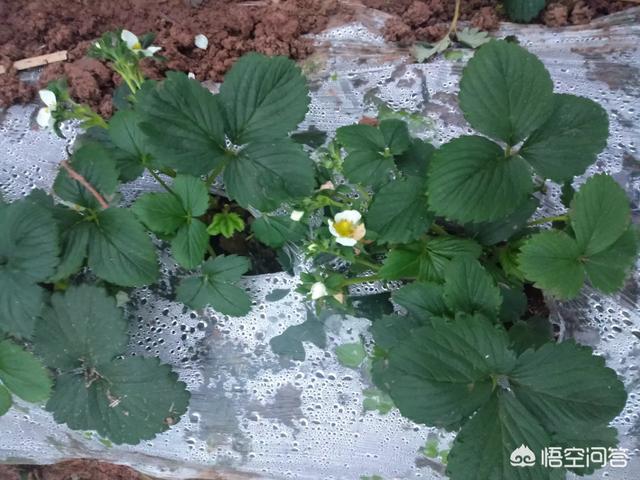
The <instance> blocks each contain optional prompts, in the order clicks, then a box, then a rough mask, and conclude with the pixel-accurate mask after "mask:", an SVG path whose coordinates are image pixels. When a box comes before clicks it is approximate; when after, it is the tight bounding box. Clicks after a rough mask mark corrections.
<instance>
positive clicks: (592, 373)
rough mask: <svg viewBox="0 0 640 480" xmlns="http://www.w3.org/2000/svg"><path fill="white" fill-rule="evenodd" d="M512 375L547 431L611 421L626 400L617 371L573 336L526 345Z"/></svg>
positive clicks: (518, 393) (524, 401)
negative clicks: (535, 347)
mask: <svg viewBox="0 0 640 480" xmlns="http://www.w3.org/2000/svg"><path fill="white" fill-rule="evenodd" d="M568 372H569V374H568ZM509 380H510V385H511V388H512V390H513V392H514V393H515V395H516V397H518V400H520V402H522V404H523V405H524V406H525V407H526V408H527V409H528V410H529V411H530V412H531V413H533V414H534V415H535V416H536V418H537V419H538V421H539V422H540V423H541V424H542V426H544V427H545V429H546V430H547V431H549V432H559V431H562V430H564V429H569V430H571V429H572V428H576V427H580V426H585V427H588V426H594V425H597V424H607V423H609V422H610V421H611V420H612V419H613V418H614V417H615V416H616V415H617V414H618V413H620V410H622V408H623V407H624V405H625V402H626V400H627V394H626V392H625V390H624V385H623V384H622V382H620V380H618V377H617V375H616V372H615V371H614V370H612V369H610V368H607V367H605V363H604V359H603V358H602V357H599V356H595V355H593V351H592V350H591V349H590V348H588V347H584V346H581V345H577V344H576V343H574V342H573V341H566V342H562V343H548V344H546V345H543V346H542V347H541V348H540V349H538V350H536V351H533V350H527V351H526V352H524V353H523V354H522V355H521V356H520V358H519V359H518V363H517V365H516V367H515V369H514V370H513V371H512V372H511V373H510V375H509Z"/></svg>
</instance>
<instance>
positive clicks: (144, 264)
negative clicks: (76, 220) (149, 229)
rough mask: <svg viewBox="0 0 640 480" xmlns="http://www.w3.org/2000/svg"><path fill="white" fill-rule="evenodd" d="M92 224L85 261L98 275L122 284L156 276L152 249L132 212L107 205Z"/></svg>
mask: <svg viewBox="0 0 640 480" xmlns="http://www.w3.org/2000/svg"><path fill="white" fill-rule="evenodd" d="M91 227H92V229H91V240H90V242H89V261H88V264H89V267H91V269H92V270H93V272H94V273H95V274H96V275H97V276H98V277H100V278H102V279H104V280H107V281H108V282H111V283H115V284H116V285H121V286H125V287H135V286H141V285H146V284H149V283H153V282H154V281H155V280H156V279H157V278H158V273H159V270H158V262H157V259H156V252H155V248H154V247H153V243H151V239H150V238H149V236H148V235H147V233H146V232H145V231H144V228H143V227H142V225H141V224H140V223H138V221H137V220H136V218H135V217H134V216H133V213H131V212H130V211H129V210H125V209H122V208H108V209H106V210H103V211H101V212H100V213H98V215H97V221H96V222H95V223H93V224H92V225H91Z"/></svg>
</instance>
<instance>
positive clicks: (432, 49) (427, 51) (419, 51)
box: [411, 35, 451, 63]
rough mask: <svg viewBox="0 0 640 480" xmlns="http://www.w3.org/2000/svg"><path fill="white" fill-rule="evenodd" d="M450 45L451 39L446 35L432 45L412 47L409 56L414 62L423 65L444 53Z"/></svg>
mask: <svg viewBox="0 0 640 480" xmlns="http://www.w3.org/2000/svg"><path fill="white" fill-rule="evenodd" d="M450 45H451V38H450V37H449V35H446V36H445V37H443V38H442V39H441V40H439V41H438V42H436V43H434V44H433V45H414V47H413V48H412V49H411V54H412V55H413V58H415V59H416V62H418V63H423V62H426V61H427V60H429V59H430V58H431V57H433V56H434V55H437V54H438V53H442V52H444V51H445V50H446V49H447V48H449V46H450Z"/></svg>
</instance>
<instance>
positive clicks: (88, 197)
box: [53, 143, 119, 210]
mask: <svg viewBox="0 0 640 480" xmlns="http://www.w3.org/2000/svg"><path fill="white" fill-rule="evenodd" d="M69 165H71V167H72V168H73V169H74V170H75V171H76V172H78V173H79V174H80V175H82V176H83V177H84V178H85V180H86V181H87V182H88V183H89V184H90V185H91V186H92V187H93V188H95V189H96V190H97V191H98V193H100V195H102V197H103V198H105V199H107V198H109V197H110V196H111V195H113V194H114V192H115V191H116V187H117V186H118V173H119V172H118V169H117V167H116V164H115V161H114V160H113V159H112V158H111V157H110V156H109V154H108V152H107V151H106V150H105V149H104V148H102V147H101V146H100V145H98V144H97V143H90V144H87V145H84V146H82V147H81V148H80V149H78V150H77V151H76V152H75V153H74V154H73V156H72V157H71V159H70V160H69ZM53 191H54V192H55V193H56V195H57V196H59V197H60V198H62V199H63V200H66V201H67V202H71V203H74V204H76V205H80V206H81V207H85V208H91V209H94V210H97V209H99V208H101V207H100V203H99V202H98V200H97V199H96V198H95V197H94V196H93V195H92V194H91V192H89V190H87V188H86V187H84V186H83V185H82V184H81V183H80V182H78V181H77V180H75V179H73V178H71V176H70V175H69V172H67V170H65V169H64V168H62V167H61V168H60V171H59V173H58V176H57V177H56V179H55V182H54V183H53Z"/></svg>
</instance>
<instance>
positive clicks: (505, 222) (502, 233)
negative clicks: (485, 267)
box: [464, 197, 540, 245]
mask: <svg viewBox="0 0 640 480" xmlns="http://www.w3.org/2000/svg"><path fill="white" fill-rule="evenodd" d="M538 205H540V201H539V200H538V199H537V198H535V197H528V198H527V199H526V200H525V201H524V202H523V203H522V204H520V205H518V206H517V207H516V209H515V210H514V211H513V213H510V214H509V215H508V216H507V217H505V218H504V219H502V220H497V221H494V222H483V223H469V224H467V225H465V226H464V227H465V230H466V231H467V232H468V233H469V234H470V235H472V236H473V238H475V239H476V240H477V241H479V242H480V243H482V244H483V245H495V244H496V243H500V242H505V241H507V240H509V239H510V238H512V237H513V236H514V235H516V234H517V233H519V232H521V231H522V230H523V229H524V228H525V227H526V225H527V222H528V221H529V219H530V218H531V215H533V214H534V212H535V211H536V210H537V209H538Z"/></svg>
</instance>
